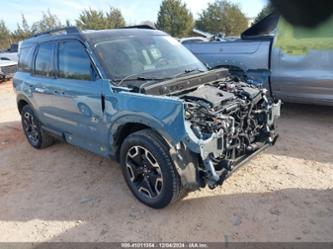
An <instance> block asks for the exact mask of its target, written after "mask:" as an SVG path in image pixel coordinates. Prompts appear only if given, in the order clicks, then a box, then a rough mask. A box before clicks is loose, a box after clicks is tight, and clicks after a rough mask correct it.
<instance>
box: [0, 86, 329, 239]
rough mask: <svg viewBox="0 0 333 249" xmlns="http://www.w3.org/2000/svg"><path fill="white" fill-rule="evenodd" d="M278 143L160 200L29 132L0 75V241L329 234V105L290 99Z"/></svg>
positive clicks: (113, 166) (107, 167) (108, 168)
mask: <svg viewBox="0 0 333 249" xmlns="http://www.w3.org/2000/svg"><path fill="white" fill-rule="evenodd" d="M279 131H280V139H279V140H278V142H277V144H276V146H275V147H272V148H269V149H268V150H267V151H265V152H264V153H262V154H261V155H259V156H258V157H257V158H255V159H254V160H252V161H251V162H250V163H248V164H247V165H246V166H244V167H243V168H242V169H240V170H239V171H238V172H236V173H235V174H234V175H233V176H232V177H231V178H229V179H228V180H227V181H226V182H225V184H224V185H223V186H222V187H219V188H217V189H215V190H213V191H212V190H209V189H208V188H207V189H203V190H201V191H197V192H194V193H191V194H190V195H188V196H187V197H186V198H185V199H184V200H182V201H180V202H178V203H176V204H173V205H171V206H169V207H167V208H166V209H163V210H153V209H150V208H148V207H146V206H144V205H142V204H140V203H139V202H138V201H136V199H135V198H134V197H133V196H132V194H131V193H130V191H129V190H128V189H127V186H126V185H125V182H124V181H123V178H122V175H121V172H120V169H119V165H118V164H117V163H115V162H114V161H112V160H107V159H104V158H102V157H99V156H96V155H93V154H92V153H89V152H86V151H83V150H80V149H78V148H75V147H73V146H71V145H68V144H65V143H60V142H59V143H57V144H55V145H54V146H51V147H49V148H47V149H44V150H40V151H38V150H35V149H33V148H32V147H31V146H30V145H29V144H28V143H27V142H26V140H25V138H24V136H23V133H22V130H21V125H20V121H19V115H18V112H17V110H16V104H15V96H14V94H13V90H12V85H11V83H10V82H7V83H2V84H0V241H2V242H3V241H6V242H14V241H15V242H18V241H26V242H35V241H43V242H44V241H90V242H94V241H288V242H289V241H333V132H332V131H333V108H328V107H315V106H306V105H284V106H283V109H282V117H281V119H280V121H279Z"/></svg>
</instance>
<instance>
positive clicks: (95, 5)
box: [0, 0, 266, 30]
mask: <svg viewBox="0 0 333 249" xmlns="http://www.w3.org/2000/svg"><path fill="white" fill-rule="evenodd" d="M183 1H184V2H185V3H186V4H187V6H188V8H189V9H190V10H191V11H192V13H193V15H194V17H195V18H196V17H197V16H198V13H200V12H201V10H202V9H204V8H206V7H207V4H208V3H209V2H214V0H183ZM161 2H162V0H27V1H22V0H2V1H0V3H1V13H0V19H3V20H4V21H5V23H6V24H7V26H8V28H10V29H11V30H14V29H15V28H16V25H17V22H20V21H21V14H24V15H25V17H26V19H27V21H28V23H29V24H32V23H33V22H35V21H37V20H39V19H40V18H41V13H42V12H43V11H44V12H45V11H47V10H48V9H50V11H51V12H52V13H53V14H56V15H57V16H58V17H59V18H60V20H61V21H63V22H65V20H66V19H68V20H70V21H71V22H72V23H73V24H74V20H75V19H76V18H77V17H78V15H79V13H80V12H81V11H82V10H83V9H87V8H90V7H91V8H92V9H98V10H105V11H106V10H108V8H109V6H112V7H117V8H119V9H121V11H122V13H123V15H124V16H125V19H126V22H127V23H129V24H137V23H140V22H142V21H145V20H150V21H153V22H155V21H156V18H157V12H158V10H159V6H160V4H161ZM231 2H234V3H239V5H240V6H241V9H242V10H243V12H244V13H245V14H246V15H247V16H248V17H255V16H256V15H257V14H258V13H259V11H260V10H261V9H262V7H263V6H264V5H265V3H266V0H231Z"/></svg>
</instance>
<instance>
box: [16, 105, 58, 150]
mask: <svg viewBox="0 0 333 249" xmlns="http://www.w3.org/2000/svg"><path fill="white" fill-rule="evenodd" d="M21 121H22V128H23V132H24V134H25V136H26V138H27V140H28V142H29V143H30V145H31V146H32V147H34V148H35V149H43V148H46V147H48V146H50V145H52V144H53V143H54V141H55V139H54V138H53V137H51V136H50V135H49V134H47V132H46V131H44V130H43V129H42V128H41V123H40V121H39V120H38V119H37V117H36V115H35V114H34V112H33V110H32V109H31V107H30V106H29V105H25V106H24V107H23V108H22V111H21Z"/></svg>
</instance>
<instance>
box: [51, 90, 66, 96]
mask: <svg viewBox="0 0 333 249" xmlns="http://www.w3.org/2000/svg"><path fill="white" fill-rule="evenodd" d="M53 93H54V94H55V95H65V92H64V91H58V90H54V91H53Z"/></svg>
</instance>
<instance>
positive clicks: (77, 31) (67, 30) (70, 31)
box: [31, 26, 81, 37]
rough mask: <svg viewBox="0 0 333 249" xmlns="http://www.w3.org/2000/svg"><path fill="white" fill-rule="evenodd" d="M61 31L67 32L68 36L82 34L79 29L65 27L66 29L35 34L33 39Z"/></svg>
mask: <svg viewBox="0 0 333 249" xmlns="http://www.w3.org/2000/svg"><path fill="white" fill-rule="evenodd" d="M61 31H65V32H66V33H67V34H72V33H80V32H81V30H80V29H79V28H78V27H75V26H68V27H64V28H58V29H52V30H48V31H45V32H41V33H37V34H34V35H33V36H31V37H37V36H41V35H50V34H52V33H57V32H61Z"/></svg>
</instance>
